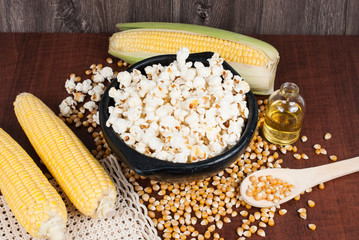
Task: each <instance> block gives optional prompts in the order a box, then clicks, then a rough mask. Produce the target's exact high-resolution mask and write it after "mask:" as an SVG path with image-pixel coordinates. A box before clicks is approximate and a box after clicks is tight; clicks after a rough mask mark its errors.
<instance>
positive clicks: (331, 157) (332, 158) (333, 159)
mask: <svg viewBox="0 0 359 240" xmlns="http://www.w3.org/2000/svg"><path fill="white" fill-rule="evenodd" d="M329 159H330V160H332V161H333V162H335V161H336V160H338V157H337V156H335V155H330V156H329Z"/></svg>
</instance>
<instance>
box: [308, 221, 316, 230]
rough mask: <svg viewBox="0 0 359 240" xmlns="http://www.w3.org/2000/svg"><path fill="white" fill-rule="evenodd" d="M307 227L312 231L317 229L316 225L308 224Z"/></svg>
mask: <svg viewBox="0 0 359 240" xmlns="http://www.w3.org/2000/svg"><path fill="white" fill-rule="evenodd" d="M308 227H309V229H310V230H312V231H314V230H315V229H317V225H315V224H313V223H309V224H308Z"/></svg>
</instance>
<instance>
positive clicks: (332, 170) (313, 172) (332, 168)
mask: <svg viewBox="0 0 359 240" xmlns="http://www.w3.org/2000/svg"><path fill="white" fill-rule="evenodd" d="M357 171H359V156H357V157H354V158H350V159H347V160H342V161H339V162H336V163H329V164H326V165H322V166H318V167H311V168H303V169H288V168H271V169H264V170H258V171H256V172H254V173H252V174H250V175H248V176H247V177H246V178H245V179H243V181H242V183H241V187H240V192H241V196H242V198H243V200H244V201H246V202H247V203H248V204H250V205H252V206H254V207H259V208H261V207H266V208H267V207H272V206H276V205H278V204H282V203H285V202H287V201H289V200H291V199H292V198H294V197H295V196H297V195H299V194H300V193H302V192H304V191H305V190H307V189H309V188H311V187H314V186H316V185H318V184H320V183H323V182H327V181H329V180H332V179H335V178H338V177H342V176H344V175H347V174H351V173H354V172H357ZM267 175H271V176H273V177H274V178H279V179H282V180H283V181H286V182H288V184H293V185H294V190H293V191H292V192H291V193H290V195H289V196H287V197H285V198H283V199H281V200H280V201H279V203H273V202H272V201H267V200H260V201H258V200H255V199H254V198H253V197H249V196H247V194H246V191H247V189H248V186H249V185H250V184H251V182H250V180H249V177H251V176H256V177H260V176H267Z"/></svg>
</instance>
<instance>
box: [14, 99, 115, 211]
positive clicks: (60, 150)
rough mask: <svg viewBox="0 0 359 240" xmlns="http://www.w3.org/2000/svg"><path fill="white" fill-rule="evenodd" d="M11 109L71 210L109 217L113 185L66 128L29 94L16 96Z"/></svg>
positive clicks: (112, 199)
mask: <svg viewBox="0 0 359 240" xmlns="http://www.w3.org/2000/svg"><path fill="white" fill-rule="evenodd" d="M14 107H15V114H16V116H17V119H18V121H19V122H20V125H21V126H22V128H23V129H24V131H25V133H26V135H27V137H28V138H29V140H30V142H31V144H32V145H33V147H34V148H35V150H36V152H37V154H38V155H39V156H40V158H41V160H42V161H43V162H44V164H45V165H46V167H47V168H48V169H49V171H50V173H51V174H52V176H53V177H54V178H55V179H56V181H57V182H58V183H59V185H60V186H61V188H62V189H63V190H64V192H65V193H66V195H67V196H68V197H69V199H70V201H71V202H72V203H73V204H74V206H75V207H76V208H77V209H78V210H79V211H80V212H82V213H83V214H85V215H86V216H91V217H97V216H99V217H106V216H108V215H109V214H111V213H112V211H113V210H114V204H115V201H116V194H117V193H116V188H115V185H114V183H113V182H112V180H111V179H110V177H109V175H108V173H107V172H106V171H105V169H104V168H103V167H102V166H101V165H100V164H99V162H98V161H97V160H96V159H95V158H94V157H93V156H92V155H91V153H90V152H89V151H88V149H87V148H86V147H85V146H84V145H83V143H82V142H81V141H80V140H79V139H78V138H77V137H76V135H75V134H74V133H73V132H72V131H71V130H70V128H69V127H68V126H67V125H66V124H65V123H64V122H63V121H62V120H61V119H60V118H58V117H57V116H56V115H55V114H54V112H52V111H51V109H50V108H48V107H47V106H46V105H45V104H44V103H43V102H42V101H41V100H40V99H38V98H37V97H35V96H34V95H32V94H30V93H21V94H19V95H18V96H17V97H16V100H15V102H14Z"/></svg>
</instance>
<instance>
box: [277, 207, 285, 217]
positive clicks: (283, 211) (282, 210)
mask: <svg viewBox="0 0 359 240" xmlns="http://www.w3.org/2000/svg"><path fill="white" fill-rule="evenodd" d="M278 213H279V215H281V216H283V215H284V214H286V213H287V209H280V210H279V211H278Z"/></svg>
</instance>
